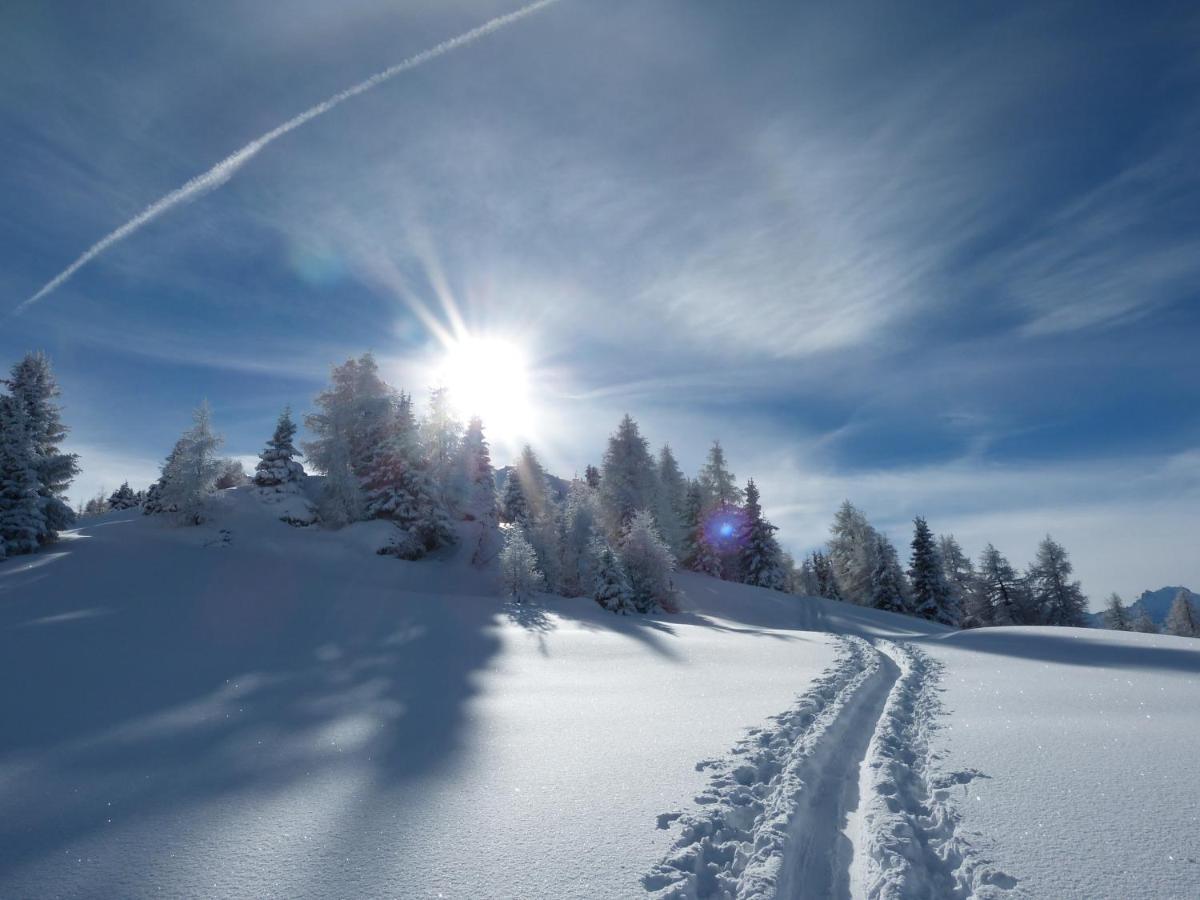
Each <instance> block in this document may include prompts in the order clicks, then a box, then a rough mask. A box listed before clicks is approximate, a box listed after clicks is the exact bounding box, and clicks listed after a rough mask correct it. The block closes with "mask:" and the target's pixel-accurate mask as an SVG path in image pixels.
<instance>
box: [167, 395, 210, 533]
mask: <svg viewBox="0 0 1200 900" xmlns="http://www.w3.org/2000/svg"><path fill="white" fill-rule="evenodd" d="M192 420H193V424H192V427H191V428H189V429H188V430H187V431H185V432H184V433H183V436H182V437H181V438H180V439H179V441H178V443H177V444H176V446H175V449H174V450H173V451H172V453H171V456H170V457H168V459H167V462H166V464H165V465H164V466H163V473H162V479H161V482H160V483H161V489H160V490H161V502H162V505H163V507H164V508H165V509H167V510H170V511H171V512H174V513H175V514H176V515H177V516H178V517H179V520H180V521H181V522H183V523H184V524H187V525H199V524H200V523H201V522H203V521H204V517H205V516H204V514H205V506H206V503H207V501H208V498H209V496H210V495H211V494H212V493H213V491H214V490H215V489H216V482H217V476H218V475H220V474H221V468H222V465H223V462H224V461H223V460H222V459H221V458H220V457H218V456H217V450H218V449H219V448H220V446H221V443H222V438H221V436H220V435H218V434H216V433H215V432H214V431H213V429H212V410H211V409H210V408H209V405H208V401H207V400H205V401H204V402H202V403H201V404H200V405H199V406H198V407H197V408H196V410H195V412H194V413H192Z"/></svg>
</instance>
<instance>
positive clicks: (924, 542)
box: [908, 516, 959, 625]
mask: <svg viewBox="0 0 1200 900" xmlns="http://www.w3.org/2000/svg"><path fill="white" fill-rule="evenodd" d="M908 580H909V584H910V585H911V588H912V607H913V612H914V613H915V614H916V615H918V616H920V617H921V618H922V619H928V620H929V621H931V622H941V623H942V624H943V625H957V624H958V620H959V610H958V606H957V604H956V603H955V602H954V597H953V595H952V593H951V591H950V585H949V584H948V583H947V582H946V576H945V574H944V573H943V562H942V557H941V554H940V553H939V552H938V547H937V543H936V542H935V541H934V537H933V532H932V531H930V530H929V524H928V523H927V522H926V521H925V519H924V517H922V516H917V517H916V518H915V519H913V539H912V558H911V560H910V562H909V568H908Z"/></svg>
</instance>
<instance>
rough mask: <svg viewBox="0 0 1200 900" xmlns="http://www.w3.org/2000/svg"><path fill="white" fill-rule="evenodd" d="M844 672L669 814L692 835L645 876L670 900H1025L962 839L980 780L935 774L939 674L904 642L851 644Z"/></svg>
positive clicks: (834, 672) (759, 734)
mask: <svg viewBox="0 0 1200 900" xmlns="http://www.w3.org/2000/svg"><path fill="white" fill-rule="evenodd" d="M838 640H839V642H840V644H841V646H840V648H839V652H838V656H837V658H836V660H835V661H834V664H833V665H832V666H831V667H830V668H829V669H828V670H826V671H825V672H824V673H822V675H821V676H820V677H819V678H818V679H817V680H816V682H814V684H813V685H812V687H811V688H810V689H809V690H808V691H806V692H805V693H804V694H802V695H801V696H800V697H799V698H798V700H797V702H796V704H795V705H794V706H793V707H792V708H791V709H789V710H788V711H787V712H784V713H782V714H780V715H778V716H775V717H773V718H772V719H771V720H770V724H769V725H767V726H766V727H763V728H756V729H752V730H751V731H750V732H749V734H748V736H747V737H746V738H745V739H743V740H742V741H740V742H739V743H738V745H737V746H736V747H734V749H733V752H732V759H731V760H729V761H716V760H705V761H702V762H700V763H698V764H697V769H706V768H713V769H715V770H716V772H715V774H714V775H713V776H712V779H711V781H710V784H709V786H708V788H707V789H706V790H705V791H704V792H703V793H701V794H700V795H699V796H697V797H696V798H695V799H696V802H697V803H698V804H699V805H700V807H701V808H700V810H698V811H697V812H694V813H689V814H686V815H684V814H678V813H667V814H664V815H662V816H660V817H659V826H660V827H663V828H666V827H669V826H670V824H671V823H672V822H674V821H675V820H676V819H678V820H679V824H680V826H681V834H680V835H679V837H678V838H677V840H676V841H675V842H674V844H673V845H672V848H671V851H670V852H669V853H668V855H667V857H666V858H665V859H664V860H663V861H662V862H661V863H659V864H658V865H656V866H655V867H654V868H653V869H652V870H651V871H650V872H648V873H647V874H646V875H644V876H643V877H642V884H643V886H644V887H645V888H646V890H647V891H649V892H651V893H652V894H653V895H654V896H655V897H659V898H697V900H698V898H720V900H768V898H817V897H820V898H825V897H831V898H853V900H859V898H867V900H901V898H903V900H909V898H925V897H929V898H934V897H937V898H941V897H947V898H955V900H994V898H995V900H998V898H1011V897H1015V896H1020V894H1021V892H1020V891H1018V890H1014V889H1015V888H1016V879H1014V878H1012V877H1010V876H1008V875H1006V874H1005V873H1003V872H1000V871H998V870H996V869H995V868H993V867H992V866H991V865H990V864H989V863H988V862H987V860H985V859H984V858H983V857H982V856H981V854H980V853H979V852H978V851H977V850H976V849H975V848H974V847H973V846H972V845H971V844H970V843H969V842H968V840H967V838H966V835H965V834H962V833H960V830H959V828H958V823H959V816H958V813H957V811H956V809H955V806H954V802H953V796H952V795H953V793H954V791H953V787H954V786H955V785H961V784H965V783H967V782H968V781H970V780H972V779H973V778H975V777H978V773H976V772H970V771H968V772H957V773H941V772H939V771H937V770H936V766H935V762H936V761H935V759H934V756H933V754H932V752H931V750H930V744H929V741H930V737H931V735H932V733H933V732H934V730H936V727H937V725H936V720H937V718H938V716H939V713H940V705H939V701H938V697H937V690H938V689H937V682H938V679H939V676H940V664H939V663H937V662H935V661H934V660H932V659H930V658H929V657H928V656H926V655H925V654H924V653H923V652H921V651H920V650H918V649H916V648H913V647H911V646H909V645H906V644H896V643H892V642H889V641H884V640H876V641H875V642H874V643H871V642H868V641H866V640H864V639H862V638H858V637H851V636H845V637H839V638H838Z"/></svg>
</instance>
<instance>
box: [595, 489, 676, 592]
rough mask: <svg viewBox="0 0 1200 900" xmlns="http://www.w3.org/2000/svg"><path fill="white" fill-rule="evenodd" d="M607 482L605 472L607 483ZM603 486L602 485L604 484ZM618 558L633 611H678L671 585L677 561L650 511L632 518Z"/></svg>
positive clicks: (637, 513)
mask: <svg viewBox="0 0 1200 900" xmlns="http://www.w3.org/2000/svg"><path fill="white" fill-rule="evenodd" d="M607 479H608V472H605V473H604V480H607ZM600 483H601V484H602V485H603V483H604V481H601V482H600ZM619 555H620V559H621V565H622V567H624V569H625V575H626V577H628V579H629V596H630V600H631V601H632V603H633V608H634V609H636V610H637V611H638V612H641V613H647V612H653V611H654V610H656V609H664V610H667V611H668V612H670V611H672V610H674V609H675V586H674V584H673V583H672V581H671V573H672V572H674V571H675V557H673V556H672V555H671V549H670V548H669V547H668V546H667V545H666V542H665V541H663V539H662V536H661V535H659V533H658V529H657V528H656V527H655V525H654V515H653V514H652V513H651V512H650V511H649V510H645V509H643V510H639V511H637V512H635V513H634V514H633V516H632V517H631V518H630V520H629V523H628V524H627V525H626V526H625V530H624V531H623V532H622V534H621V547H620V551H619Z"/></svg>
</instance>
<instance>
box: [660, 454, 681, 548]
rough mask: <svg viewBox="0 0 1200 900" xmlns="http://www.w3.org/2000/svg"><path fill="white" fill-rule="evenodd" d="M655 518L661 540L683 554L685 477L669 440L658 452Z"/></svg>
mask: <svg viewBox="0 0 1200 900" xmlns="http://www.w3.org/2000/svg"><path fill="white" fill-rule="evenodd" d="M656 488H657V490H656V495H655V507H654V519H655V521H656V522H657V523H658V528H659V531H660V532H661V533H662V536H663V540H665V541H666V542H667V546H668V547H670V548H671V552H672V553H673V554H675V556H676V557H677V558H678V557H679V556H681V555H682V554H683V544H684V539H685V537H686V536H687V526H686V525H685V523H684V517H685V514H686V510H687V489H688V483H687V479H686V478H684V477H683V472H681V471H680V469H679V463H678V462H677V461H676V460H675V454H674V453H673V452H672V451H671V445H670V444H663V446H662V449H661V450H659V452H658V471H657V478H656Z"/></svg>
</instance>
